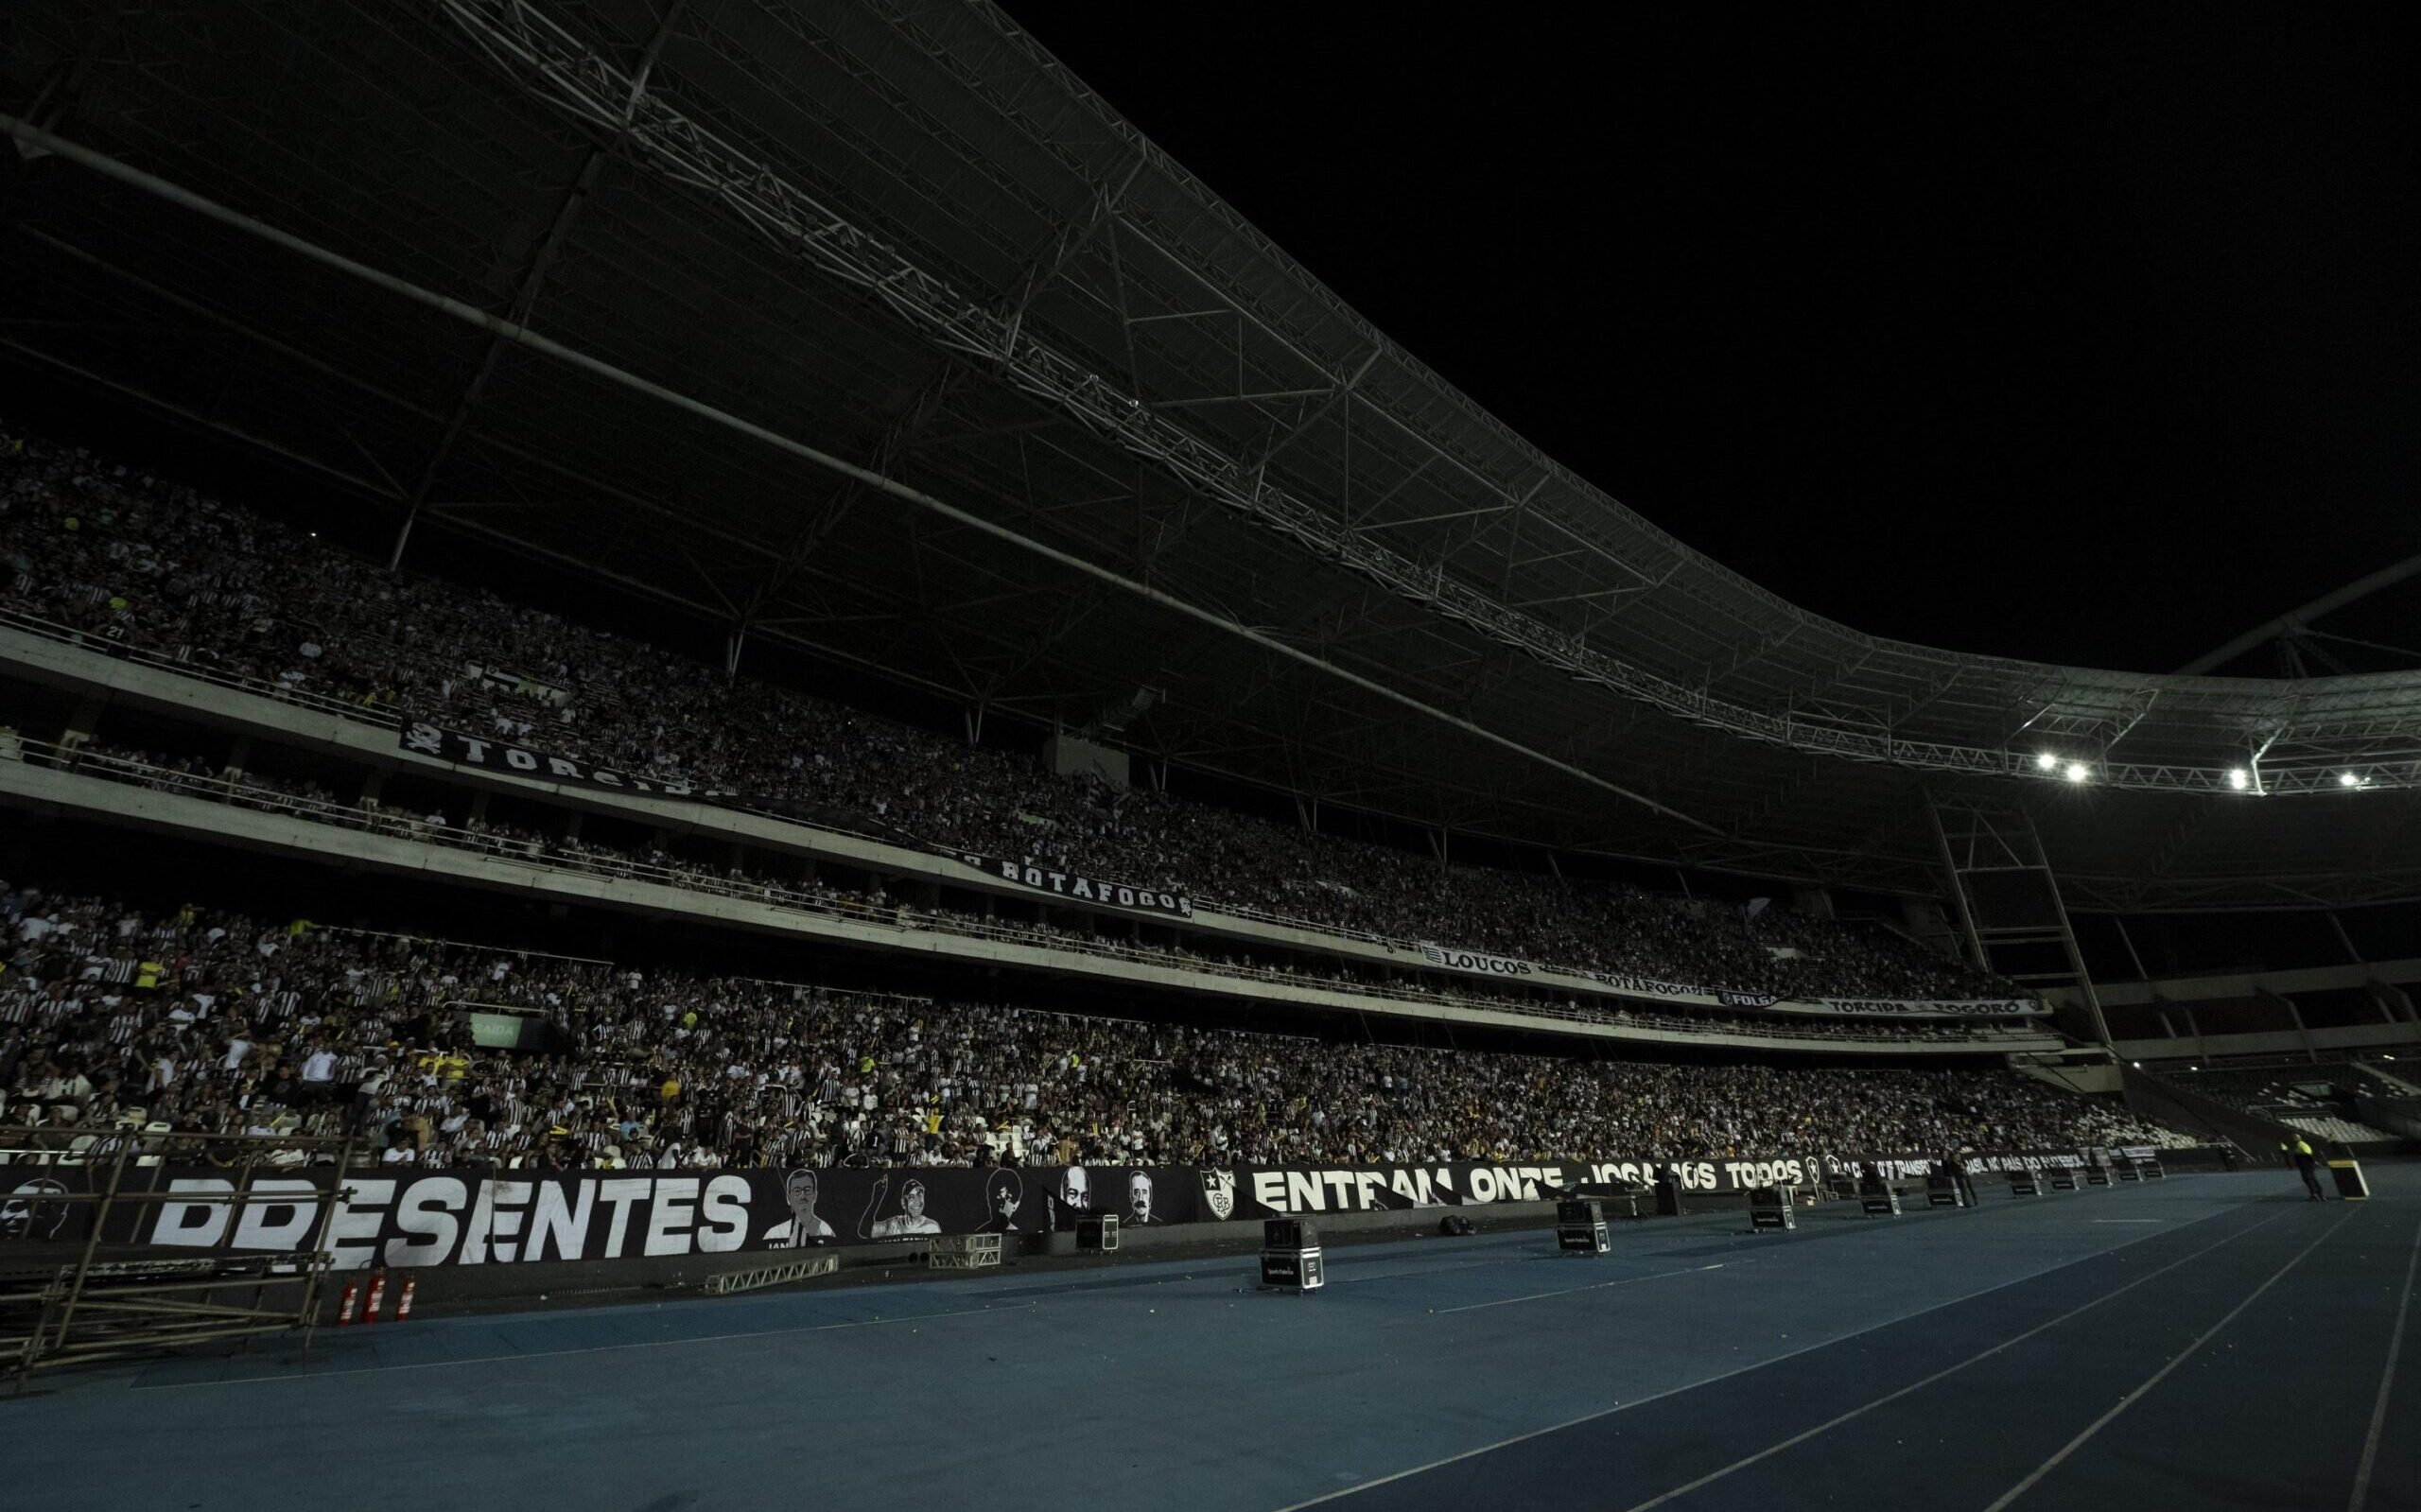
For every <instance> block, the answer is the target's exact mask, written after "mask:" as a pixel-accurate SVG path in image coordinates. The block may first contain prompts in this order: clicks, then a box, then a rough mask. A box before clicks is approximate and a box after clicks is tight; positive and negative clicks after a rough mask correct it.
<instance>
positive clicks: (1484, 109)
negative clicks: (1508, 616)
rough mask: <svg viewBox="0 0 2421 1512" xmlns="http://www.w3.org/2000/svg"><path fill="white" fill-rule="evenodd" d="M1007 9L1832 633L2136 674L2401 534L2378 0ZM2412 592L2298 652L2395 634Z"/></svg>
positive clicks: (1469, 387)
mask: <svg viewBox="0 0 2421 1512" xmlns="http://www.w3.org/2000/svg"><path fill="white" fill-rule="evenodd" d="M1007 9H1009V11H1010V13H1011V14H1012V15H1014V16H1016V17H1017V18H1018V19H1019V21H1020V22H1022V23H1023V24H1025V25H1026V26H1029V27H1030V28H1031V29H1032V30H1033V32H1034V33H1035V35H1036V36H1037V37H1038V38H1039V39H1040V40H1041V41H1042V42H1043V43H1044V44H1045V45H1047V46H1048V47H1050V48H1051V49H1052V50H1053V51H1054V53H1056V54H1057V55H1058V56H1059V58H1060V59H1061V60H1062V61H1064V62H1066V63H1067V64H1068V65H1069V66H1070V67H1071V68H1072V69H1073V70H1074V71H1075V72H1076V73H1077V74H1078V75H1079V76H1081V77H1082V78H1085V79H1086V80H1087V81H1088V82H1089V83H1091V84H1092V85H1094V86H1095V87H1096V88H1098V89H1099V90H1100V91H1101V92H1102V93H1103V95H1104V96H1106V98H1107V99H1108V100H1109V101H1110V102H1111V103H1112V104H1113V105H1114V106H1116V107H1117V108H1118V109H1119V110H1120V111H1121V112H1123V113H1124V114H1125V115H1126V116H1127V117H1129V118H1130V119H1132V120H1133V121H1134V122H1136V123H1137V124H1138V125H1139V126H1140V127H1141V128H1142V129H1143V130H1144V131H1145V132H1147V133H1148V134H1149V135H1150V136H1152V137H1153V139H1154V140H1156V141H1157V142H1158V143H1159V144H1160V145H1161V146H1162V147H1163V148H1167V149H1168V150H1169V151H1170V152H1171V153H1172V154H1173V155H1174V156H1175V157H1176V159H1177V160H1178V161H1179V162H1181V163H1184V164H1185V165H1188V166H1189V167H1190V168H1192V169H1193V171H1194V172H1196V173H1197V174H1198V175H1200V176H1201V177H1202V179H1203V180H1204V181H1205V182H1207V183H1209V184H1210V185H1211V188H1212V189H1213V190H1214V191H1215V192H1217V193H1218V194H1220V195H1221V196H1223V197H1224V198H1225V199H1227V200H1228V201H1229V202H1230V203H1232V204H1234V205H1235V206H1237V207H1238V208H1239V209H1240V210H1242V211H1243V212H1244V213H1245V215H1246V216H1247V217H1250V218H1251V219H1252V220H1253V221H1254V222H1255V223H1256V224H1257V225H1259V226H1260V227H1261V228H1262V229H1263V231H1264V232H1265V233H1267V234H1268V235H1271V236H1272V237H1273V238H1274V239H1275V240H1277V241H1278V242H1279V244H1280V245H1281V246H1283V247H1285V248H1286V249H1287V250H1288V251H1289V252H1291V253H1292V254H1293V255H1294V256H1295V257H1296V258H1297V259H1298V261H1299V262H1301V263H1302V264H1303V265H1304V266H1305V267H1307V268H1308V269H1310V270H1311V271H1312V272H1313V273H1314V274H1315V276H1317V277H1318V278H1320V279H1321V280H1323V281H1324V282H1326V283H1327V284H1328V285H1329V286H1330V287H1332V288H1334V289H1336V290H1337V291H1338V292H1339V293H1341V294H1342V295H1343V296H1344V297H1345V298H1346V299H1347V300H1348V301H1350V303H1351V304H1353V305H1354V306H1355V307H1356V308H1358V309H1359V310H1361V311H1362V313H1363V314H1364V315H1365V316H1367V317H1368V318H1369V319H1370V320H1371V321H1372V322H1375V323H1376V324H1377V325H1378V326H1379V327H1380V328H1381V329H1383V330H1385V331H1386V332H1387V333H1388V334H1389V335H1390V336H1392V337H1393V338H1394V339H1397V340H1398V341H1400V342H1401V343H1402V344H1403V345H1404V346H1405V347H1406V348H1408V349H1409V350H1410V351H1412V352H1413V353H1414V354H1416V355H1417V356H1420V358H1422V359H1423V360H1424V361H1426V362H1427V363H1429V364H1430V365H1431V366H1432V367H1433V368H1435V369H1436V370H1437V371H1438V372H1439V373H1440V374H1443V375H1444V376H1445V377H1446V378H1447V379H1448V381H1450V382H1452V383H1454V384H1455V385H1457V386H1458V387H1460V388H1461V389H1462V390H1464V391H1466V392H1467V393H1469V394H1471V395H1472V396H1473V397H1474V398H1476V399H1477V400H1478V401H1479V402H1480V403H1482V404H1484V405H1486V406H1487V407H1488V408H1490V409H1491V410H1493V411H1494V412H1495V413H1496V414H1497V415H1498V416H1500V417H1501V418H1503V419H1504V420H1506V421H1507V422H1508V423H1509V424H1511V425H1512V426H1515V427H1516V428H1518V429H1520V430H1521V431H1523V432H1524V434H1526V435H1527V436H1529V437H1530V438H1531V439H1532V440H1533V441H1535V442H1537V443H1539V444H1541V446H1542V447H1544V448H1545V449H1546V450H1547V451H1548V452H1549V453H1551V454H1552V455H1554V456H1556V457H1557V458H1559V459H1560V460H1561V461H1564V462H1566V463H1568V464H1570V465H1571V466H1572V467H1574V468H1575V469H1576V470H1577V471H1578V472H1579V473H1581V474H1582V475H1583V476H1585V477H1587V478H1591V479H1592V480H1594V482H1596V483H1597V484H1598V485H1599V486H1601V487H1603V488H1604V489H1606V490H1607V491H1608V492H1609V493H1611V494H1612V495H1614V496H1615V497H1617V498H1620V499H1622V500H1623V501H1624V502H1625V503H1627V504H1629V506H1630V507H1631V508H1633V509H1635V510H1638V511H1639V512H1640V513H1643V514H1645V515H1646V516H1647V517H1648V518H1649V519H1651V520H1654V521H1655V522H1656V523H1658V524H1659V525H1661V526H1663V528H1665V529H1666V530H1671V531H1673V532H1674V533H1675V534H1676V535H1678V536H1680V537H1681V539H1682V540H1683V541H1686V542H1688V543H1689V544H1691V545H1692V546H1695V547H1698V548H1700V549H1702V550H1705V551H1708V552H1710V553H1712V554H1713V555H1714V556H1716V558H1717V559H1719V560H1721V561H1723V562H1724V563H1726V564H1728V565H1732V566H1733V567H1735V568H1737V569H1739V570H1741V571H1743V572H1745V573H1747V574H1748V575H1749V576H1750V577H1751V578H1753V579H1755V580H1757V581H1758V582H1762V583H1764V584H1766V585H1768V587H1771V588H1773V589H1775V590H1776V591H1778V592H1780V593H1782V594H1784V595H1785V596H1787V597H1789V598H1791V599H1793V600H1797V601H1799V602H1800V603H1803V604H1805V605H1807V606H1809V607H1811V608H1814V609H1817V610H1819V611H1820V612H1822V613H1824V614H1827V615H1831V616H1834V617H1838V618H1839V619H1842V620H1844V621H1846V622H1848V623H1850V624H1852V625H1855V626H1856V627H1858V628H1860V629H1863V630H1868V631H1872V632H1876V633H1879V634H1889V635H1897V636H1905V637H1907V638H1911V639H1917V640H1924V641H1929V642H1932V643H1935V644H1939V645H1945V646H1950V647H1954V648H1958V649H1960V650H1970V651H1979V652H1997V653H2002V654H2010V655H2021V656H2032V657H2040V658H2044V659H2048V660H2058V661H2071V662H2084V663H2093V664H2099V665H2105V666H2118V667H2127V668H2136V669H2150V670H2168V669H2174V668H2175V667H2177V666H2178V665H2180V664H2181V663H2183V662H2185V661H2186V660H2187V659H2189V658H2191V657H2193V656H2195V655H2197V654H2199V653H2200V652H2203V651H2206V650H2209V649H2210V648H2211V647H2213V646H2215V645H2217V644H2218V643H2220V642H2221V641H2223V640H2226V639H2228V638H2229V637H2231V636H2232V635H2234V634H2237V633H2238V632H2239V631H2242V630H2245V629H2248V628H2250V627H2251V626H2252V625H2254V624H2255V623H2256V622H2258V621H2260V620H2263V619H2266V618H2269V617H2272V616H2273V615H2276V614H2279V613H2281V612H2284V611H2286V610H2288V609H2290V608H2293V607H2294V606H2295V605H2297V604H2298V603H2301V602H2303V601H2304V600H2308V599H2310V598H2312V597H2314V596H2316V595H2318V594H2321V593H2324V592H2326V591H2328V590H2330V589H2333V588H2335V587H2337V586H2338V585H2339V584H2341V583H2343V582H2346V581H2347V580H2350V579H2352V578H2354V577H2357V576H2360V574H2363V573H2366V572H2369V571H2371V570H2373V569H2375V568H2377V567H2379V566H2383V565H2388V564H2389V563H2392V562H2395V561H2397V560H2400V559H2402V558H2404V557H2407V556H2410V555H2412V554H2414V553H2416V552H2421V495H2417V494H2416V481H2421V443H2416V440H2415V434H2416V428H2421V293H2416V279H2421V109H2416V96H2421V51H2416V48H2415V35H2414V30H2413V28H2412V25H2411V24H2410V23H2408V22H2406V21H2404V20H2402V19H2401V17H2400V16H2399V15H2398V14H2397V13H2396V10H2395V8H2390V7H2385V6H2370V7H2360V8H2357V7H2327V8H2321V7H2297V8H2290V7H2285V6H2273V7H2269V8H2265V9H2260V10H2257V11H2256V10H2248V9H2240V8H2236V7H2205V6H2196V7H2180V8H2146V7H2129V8H2109V7H2089V8H2088V7H2077V8H2027V9H2014V8H2011V9H1994V10H1993V11H1991V12H1989V13H1986V12H1983V11H1981V10H1979V9H1977V8H1973V7H1929V8H1917V7H1891V8H1881V7H1866V8H1848V7H1828V8H1822V9H1814V8H1808V9H1790V10H1782V9H1757V10H1754V11H1749V10H1733V11H1731V12H1728V13H1727V12H1723V11H1718V10H1714V9H1709V8H1703V7H1692V8H1681V9H1672V10H1667V11H1661V12H1655V13H1649V12H1646V11H1645V10H1643V9H1640V8H1632V7H1621V8H1615V7H1591V8H1586V9H1583V8H1571V9H1568V10H1559V11H1554V12H1547V13H1541V12H1539V11H1535V10H1531V9H1526V8H1507V9H1486V10H1467V9H1460V8H1457V9H1453V10H1448V9H1436V10H1431V9H1421V8H1396V9H1382V8H1374V7H1307V6H1286V7H1278V6H1266V7H1240V6H1236V5H1232V4H1229V5H1216V6H1212V5H1199V4H1178V3H1175V0H1159V3H1158V4H1156V5H1153V6H1150V7H1120V8H1103V7H1096V6H1079V5H1067V4H1056V5H1051V4H1043V3H1040V0H1011V3H1010V4H1009V5H1008V7H1007ZM1449 17H1459V18H1461V24H1459V25H1445V24H1443V23H1444V22H1445V21H1446V20H1447V19H1448V18H1449ZM2416 601H2421V594H2412V593H2411V592H2410V591H2409V590H2408V593H2407V595H2406V597H2404V598H2402V599H2400V600H2381V601H2377V602H2375V603H2374V605H2373V606H2372V608H2371V610H2370V611H2369V612H2368V614H2367V615H2366V616H2358V617H2351V618H2348V619H2345V620H2342V621H2339V622H2337V623H2336V624H2335V625H2334V626H2333V627H2332V628H2335V629H2338V630H2339V631H2341V632H2342V633H2350V634H2358V635H2361V636H2364V637H2371V638H2380V639H2385V640H2388V641H2391V642H2395V643H2397V644H2401V645H2405V646H2421V629H2406V628H2405V624H2406V621H2408V620H2410V619H2411V618H2412V615H2411V610H2412V607H2413V606H2414V605H2415V603H2416ZM2398 637H2401V638H2400V639H2399V638H2398ZM2334 649H2335V650H2336V652H2338V653H2339V654H2341V655H2342V656H2343V657H2344V658H2345V659H2346V661H2347V663H2348V665H2349V666H2352V667H2354V668H2355V669H2367V668H2375V667H2386V666H2392V665H2397V664H2398V662H2397V659H2396V658H2392V657H2391V658H2385V659H2382V658H2381V657H2380V656H2378V655H2377V654H2376V653H2372V652H2363V651H2362V650H2360V648H2353V647H2346V646H2343V645H2339V646H2337V647H2335V648H2334ZM2404 665H2421V657H2416V658H2415V659H2414V660H2413V661H2412V662H2408V663H2404ZM2238 670H2245V671H2253V672H2267V671H2271V670H2273V666H2272V665H2271V664H2269V663H2266V662H2256V663H2250V664H2244V665H2242V666H2240V667H2238Z"/></svg>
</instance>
